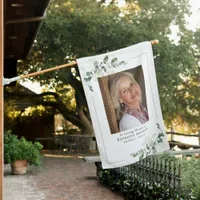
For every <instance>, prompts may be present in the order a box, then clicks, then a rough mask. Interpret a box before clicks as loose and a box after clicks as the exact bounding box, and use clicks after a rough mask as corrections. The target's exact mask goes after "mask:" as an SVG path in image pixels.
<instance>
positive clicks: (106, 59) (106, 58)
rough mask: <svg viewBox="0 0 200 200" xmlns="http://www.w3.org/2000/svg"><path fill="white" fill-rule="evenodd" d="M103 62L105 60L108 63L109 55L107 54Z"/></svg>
mask: <svg viewBox="0 0 200 200" xmlns="http://www.w3.org/2000/svg"><path fill="white" fill-rule="evenodd" d="M103 62H104V63H107V62H108V56H107V55H106V56H105V58H104V59H103Z"/></svg>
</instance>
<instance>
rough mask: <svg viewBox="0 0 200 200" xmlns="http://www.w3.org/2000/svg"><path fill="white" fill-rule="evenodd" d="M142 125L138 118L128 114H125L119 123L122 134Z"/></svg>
mask: <svg viewBox="0 0 200 200" xmlns="http://www.w3.org/2000/svg"><path fill="white" fill-rule="evenodd" d="M140 125H142V123H141V122H140V121H139V120H138V119H137V118H136V117H134V116H133V115H129V114H128V113H124V114H123V116H122V118H121V120H120V121H119V130H120V132H121V131H125V130H128V129H132V128H135V127H137V126H140Z"/></svg>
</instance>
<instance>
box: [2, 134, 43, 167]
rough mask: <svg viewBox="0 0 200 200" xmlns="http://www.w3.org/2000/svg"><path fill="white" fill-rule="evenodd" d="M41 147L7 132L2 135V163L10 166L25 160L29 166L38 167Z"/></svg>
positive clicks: (37, 143) (36, 143)
mask: <svg viewBox="0 0 200 200" xmlns="http://www.w3.org/2000/svg"><path fill="white" fill-rule="evenodd" d="M41 150H42V145H41V144H40V143H39V142H34V143H32V142H30V141H27V140H26V139H25V138H24V137H21V138H20V139H18V137H17V136H16V135H14V134H12V133H11V131H7V132H6V133H5V134H4V163H5V164H8V163H10V164H12V163H13V162H14V161H16V160H27V162H28V163H29V164H30V165H35V166H40V161H41V154H40V151H41Z"/></svg>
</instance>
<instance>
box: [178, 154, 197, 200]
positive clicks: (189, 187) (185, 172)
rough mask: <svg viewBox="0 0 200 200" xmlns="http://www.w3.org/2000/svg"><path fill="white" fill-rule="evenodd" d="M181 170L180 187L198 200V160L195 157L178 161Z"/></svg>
mask: <svg viewBox="0 0 200 200" xmlns="http://www.w3.org/2000/svg"><path fill="white" fill-rule="evenodd" d="M179 162H180V164H181V166H182V168H181V178H182V180H181V187H182V189H183V191H187V192H191V193H192V194H193V196H195V197H196V199H200V159H199V158H196V157H195V156H192V157H191V158H190V157H188V158H187V157H184V158H183V159H181V160H179Z"/></svg>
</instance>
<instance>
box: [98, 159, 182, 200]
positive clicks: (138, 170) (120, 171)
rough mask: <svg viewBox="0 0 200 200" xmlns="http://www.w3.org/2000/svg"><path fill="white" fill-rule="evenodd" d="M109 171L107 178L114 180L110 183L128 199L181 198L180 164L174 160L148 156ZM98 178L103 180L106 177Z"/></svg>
mask: <svg viewBox="0 0 200 200" xmlns="http://www.w3.org/2000/svg"><path fill="white" fill-rule="evenodd" d="M103 171H104V170H103ZM109 173H110V175H109V177H107V178H109V179H113V180H114V183H112V184H111V185H112V186H113V187H117V189H118V190H119V189H120V190H121V191H122V192H123V193H125V194H126V196H127V197H129V199H138V198H139V197H140V198H142V199H181V196H182V191H181V166H180V164H178V163H176V162H175V161H172V160H168V159H163V158H162V159H160V158H159V156H156V157H148V158H146V159H143V160H141V161H139V162H137V163H134V164H132V165H129V166H125V167H121V168H115V169H111V170H109ZM104 175H105V174H104ZM100 179H104V181H103V182H105V179H106V177H105V176H104V177H102V176H101V177H100ZM110 183H111V182H110ZM120 187H121V188H120ZM134 197H135V198H134ZM145 197H146V198H145Z"/></svg>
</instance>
